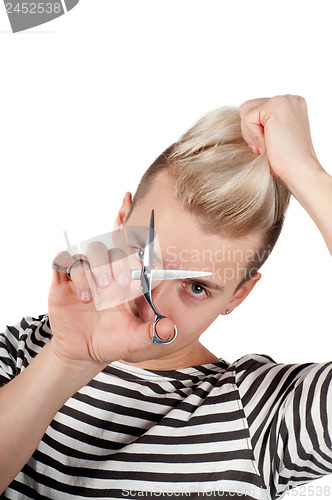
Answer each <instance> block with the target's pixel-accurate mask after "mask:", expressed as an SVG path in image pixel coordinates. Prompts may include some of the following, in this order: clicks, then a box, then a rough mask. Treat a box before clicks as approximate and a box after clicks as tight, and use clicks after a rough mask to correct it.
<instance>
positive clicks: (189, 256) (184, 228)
mask: <svg viewBox="0 0 332 500" xmlns="http://www.w3.org/2000/svg"><path fill="white" fill-rule="evenodd" d="M173 193H174V181H173V179H172V178H171V176H169V175H168V174H165V173H163V174H159V176H157V178H156V179H155V181H154V182H153V185H152V187H151V189H150V190H149V191H148V193H147V194H146V195H145V196H144V198H142V199H141V200H140V201H139V203H137V205H136V206H135V208H134V210H133V212H132V214H131V216H130V219H129V221H128V225H141V226H147V225H148V223H149V219H150V214H151V210H152V209H154V211H155V230H156V234H157V248H160V253H161V255H162V260H163V266H164V267H166V268H167V267H168V268H173V269H175V268H181V269H196V270H207V269H209V270H210V271H211V272H213V273H215V272H216V271H217V270H219V271H220V269H221V270H223V271H224V270H225V267H227V268H231V269H233V270H234V268H235V267H239V266H240V267H242V268H243V267H247V266H248V264H250V261H252V260H253V257H254V255H255V253H256V252H257V251H258V250H259V249H260V246H261V241H262V234H261V233H252V234H250V235H248V236H246V237H242V238H227V237H222V236H220V235H217V234H211V233H206V232H204V231H203V230H202V229H201V227H200V226H199V225H198V222H197V220H196V219H195V216H194V215H192V214H190V213H189V212H188V211H186V210H185V209H184V208H183V207H182V205H181V203H180V202H179V201H178V200H176V199H175V197H174V194H173ZM212 267H213V269H212ZM219 274H220V273H219ZM239 279H242V276H239Z"/></svg>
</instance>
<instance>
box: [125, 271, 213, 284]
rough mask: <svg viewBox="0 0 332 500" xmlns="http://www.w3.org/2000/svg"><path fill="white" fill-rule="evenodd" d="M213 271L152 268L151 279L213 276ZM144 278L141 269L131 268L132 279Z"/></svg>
mask: <svg viewBox="0 0 332 500" xmlns="http://www.w3.org/2000/svg"><path fill="white" fill-rule="evenodd" d="M211 274H212V273H206V272H203V271H190V270H189V271H187V270H184V269H178V270H176V269H152V270H151V279H152V280H178V279H185V278H198V277H202V276H211ZM141 278H142V270H141V269H131V279H132V280H136V281H138V280H140V279H141Z"/></svg>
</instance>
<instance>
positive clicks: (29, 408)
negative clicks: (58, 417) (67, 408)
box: [0, 344, 96, 494]
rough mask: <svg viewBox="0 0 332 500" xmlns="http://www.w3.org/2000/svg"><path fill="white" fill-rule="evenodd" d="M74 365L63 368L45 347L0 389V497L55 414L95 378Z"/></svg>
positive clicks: (90, 372) (77, 365)
mask: <svg viewBox="0 0 332 500" xmlns="http://www.w3.org/2000/svg"><path fill="white" fill-rule="evenodd" d="M75 363H76V362H74V363H73V365H72V366H70V367H68V366H65V365H64V363H62V362H61V360H59V359H57V357H56V356H55V355H54V354H53V353H52V349H51V348H50V344H47V345H46V346H45V347H44V348H43V349H42V350H41V352H40V353H39V354H38V356H36V358H35V359H34V360H33V361H32V363H31V364H30V365H29V366H28V367H27V368H26V369H25V370H24V371H23V372H22V373H21V374H20V375H18V376H17V377H15V378H14V379H13V380H12V381H11V382H9V383H8V384H7V385H6V386H4V387H3V388H2V389H0V443H1V444H0V471H1V474H0V494H1V493H2V492H3V491H4V490H5V488H6V487H7V486H8V484H10V482H11V481H12V480H13V479H14V478H15V476H16V475H17V474H18V473H19V471H20V470H21V469H22V467H23V466H24V465H25V463H26V462H27V461H28V460H29V458H30V457H31V455H32V454H33V452H34V451H35V449H36V448H37V446H38V443H39V442H40V440H41V438H42V437H43V435H44V433H45V431H46V429H47V427H48V426H49V424H50V422H51V421H52V419H53V417H54V415H55V414H56V413H57V412H58V410H59V409H60V408H61V407H62V406H63V405H64V403H65V402H66V401H67V399H69V398H70V397H71V396H72V395H73V394H75V392H77V391H78V390H79V389H80V388H81V387H83V386H84V385H86V384H87V383H88V382H89V381H90V380H91V379H92V378H93V377H94V376H95V375H96V373H94V371H93V370H91V368H90V367H86V368H87V369H85V370H83V367H82V366H81V365H79V364H75Z"/></svg>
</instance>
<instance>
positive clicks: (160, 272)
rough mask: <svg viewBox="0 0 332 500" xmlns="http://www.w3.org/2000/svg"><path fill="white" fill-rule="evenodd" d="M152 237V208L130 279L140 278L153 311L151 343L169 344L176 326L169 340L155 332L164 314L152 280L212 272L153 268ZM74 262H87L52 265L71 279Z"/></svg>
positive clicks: (78, 259)
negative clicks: (139, 265) (157, 303)
mask: <svg viewBox="0 0 332 500" xmlns="http://www.w3.org/2000/svg"><path fill="white" fill-rule="evenodd" d="M154 238H155V230H154V210H151V216H150V222H149V226H148V232H147V238H146V243H145V249H144V256H143V259H142V260H143V265H142V268H141V269H131V279H132V280H140V281H141V291H142V293H143V295H144V297H145V299H146V300H147V302H148V304H149V305H150V307H151V308H152V310H153V312H154V313H155V319H154V322H153V336H152V343H153V344H170V343H171V342H173V341H174V340H175V338H176V336H177V328H176V326H175V325H174V336H173V338H172V339H171V340H169V341H164V340H162V339H161V338H160V337H158V335H157V332H156V325H157V323H158V321H160V320H161V319H163V318H166V316H163V315H162V314H160V313H159V312H158V311H157V309H156V306H155V305H154V303H153V300H152V295H151V290H152V281H153V280H157V281H161V280H176V279H186V278H195V277H199V276H210V275H211V274H212V273H209V272H203V271H190V270H184V269H154V268H153V254H154ZM76 262H86V263H87V264H89V262H88V261H87V260H86V259H83V258H74V262H73V264H71V265H70V266H69V267H65V266H60V265H59V264H57V263H56V262H55V261H53V264H52V267H53V268H54V269H56V270H57V271H58V272H65V273H66V274H67V276H68V278H69V279H70V280H71V276H70V271H71V268H72V267H73V265H74V264H76Z"/></svg>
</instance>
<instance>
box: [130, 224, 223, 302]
mask: <svg viewBox="0 0 332 500" xmlns="http://www.w3.org/2000/svg"><path fill="white" fill-rule="evenodd" d="M143 227H144V226H143ZM136 229H137V228H133V230H132V232H131V236H132V237H134V239H136V241H132V242H131V243H132V244H133V243H134V244H135V243H136V244H137V245H139V246H140V247H142V249H144V247H145V242H144V241H143V238H142V232H141V231H137V230H136ZM145 229H146V228H145ZM154 259H156V260H157V262H163V260H160V259H159V258H158V257H157V256H154ZM182 281H186V282H187V283H193V284H195V285H199V286H202V287H203V288H207V289H208V290H213V291H215V292H218V293H220V294H221V293H224V292H225V290H226V287H225V286H224V285H219V284H218V283H215V282H214V281H208V280H205V279H204V278H199V277H197V278H195V277H194V278H183V279H182Z"/></svg>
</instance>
